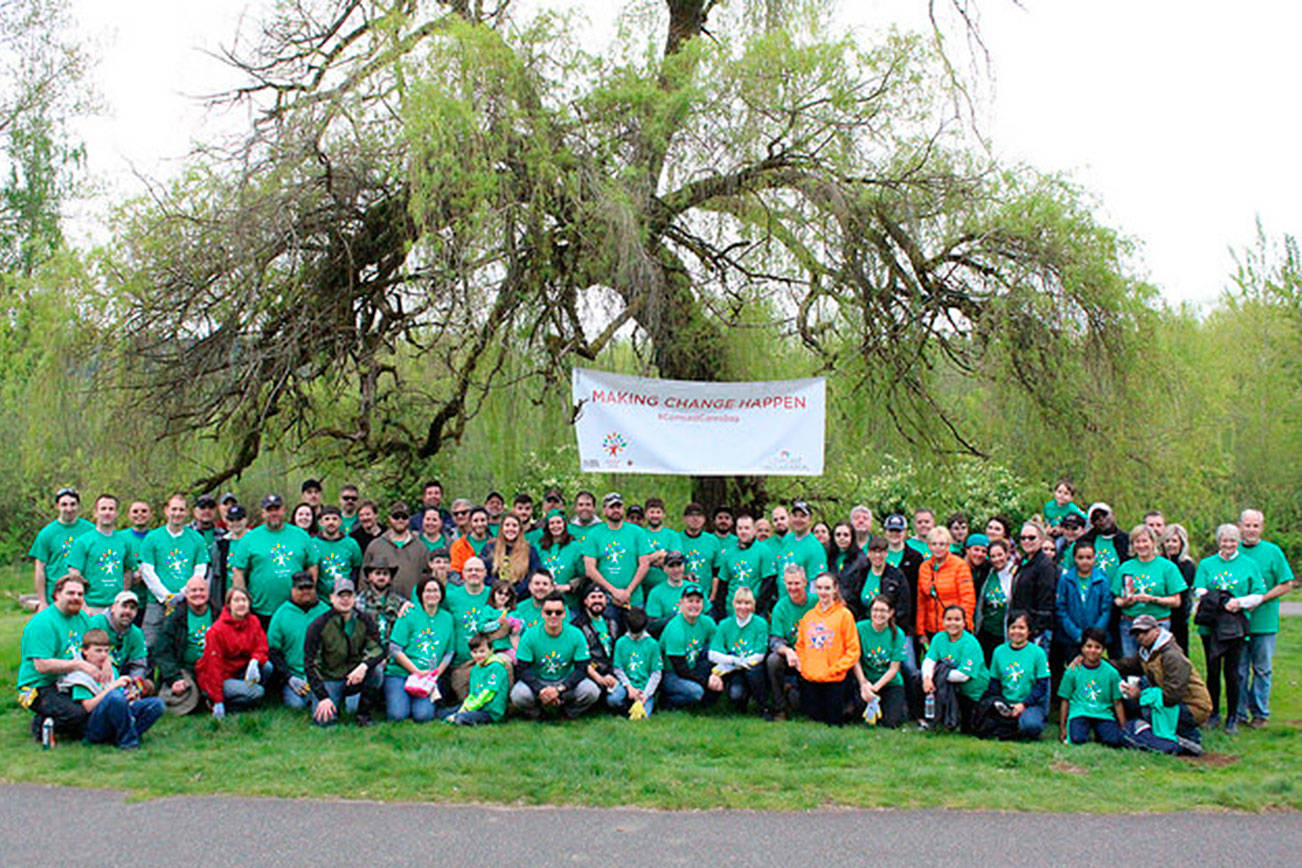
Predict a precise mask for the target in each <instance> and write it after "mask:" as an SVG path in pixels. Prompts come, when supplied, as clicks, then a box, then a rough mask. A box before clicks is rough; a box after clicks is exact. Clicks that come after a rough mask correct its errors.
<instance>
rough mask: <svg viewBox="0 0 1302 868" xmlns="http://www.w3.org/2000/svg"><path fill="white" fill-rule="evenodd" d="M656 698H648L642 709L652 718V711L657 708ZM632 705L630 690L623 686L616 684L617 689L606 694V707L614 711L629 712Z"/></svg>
mask: <svg viewBox="0 0 1302 868" xmlns="http://www.w3.org/2000/svg"><path fill="white" fill-rule="evenodd" d="M655 701H656V698H655V697H654V696H648V697H647V698H646V699H645V700H644V701H643V702H642V707H643V708H644V709H646V713H647V716H648V717H650V716H651V711H652V709H653V708H654V707H655ZM632 704H633V703H631V702H630V701H629V699H628V688H627V687H625V686H624V685H622V684H616V685H615V689H614V690H611V691H610V692H609V693H607V694H606V707H607V708H610V709H612V710H614V711H627V710H628V709H629V706H631V705H632Z"/></svg>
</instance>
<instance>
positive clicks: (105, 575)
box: [67, 528, 136, 608]
mask: <svg viewBox="0 0 1302 868" xmlns="http://www.w3.org/2000/svg"><path fill="white" fill-rule="evenodd" d="M130 536H131V532H130V531H126V530H119V531H115V532H114V533H111V534H108V535H107V536H106V535H105V534H102V533H100V531H99V529H98V528H96V529H95V530H93V531H91V532H90V533H84V534H82V535H81V536H79V537H77V538H76V539H75V540H73V542H72V551H70V552H69V553H68V564H67V565H68V567H69V568H70V569H74V570H76V571H77V572H79V573H81V576H82V578H84V579H85V580H86V605H87V606H95V607H96V608H103V607H105V606H111V605H113V598H114V597H116V596H117V595H118V591H121V590H123V589H125V588H126V573H127V571H129V570H134V569H135V568H136V566H135V561H134V560H133V559H132V554H131V550H132V546H131V540H130Z"/></svg>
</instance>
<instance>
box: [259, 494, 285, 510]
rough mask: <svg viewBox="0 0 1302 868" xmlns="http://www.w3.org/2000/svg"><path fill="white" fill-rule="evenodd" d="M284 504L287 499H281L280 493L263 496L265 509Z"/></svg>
mask: <svg viewBox="0 0 1302 868" xmlns="http://www.w3.org/2000/svg"><path fill="white" fill-rule="evenodd" d="M284 505H285V501H284V500H282V499H281V497H280V495H279V494H268V495H267V496H266V497H264V498H262V508H263V509H275V508H276V507H279V506H284Z"/></svg>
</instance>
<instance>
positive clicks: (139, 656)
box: [86, 612, 149, 669]
mask: <svg viewBox="0 0 1302 868" xmlns="http://www.w3.org/2000/svg"><path fill="white" fill-rule="evenodd" d="M109 620H110V618H109V613H108V612H102V613H100V614H98V615H92V616H91V619H90V625H89V626H87V627H86V629H87V630H95V629H99V630H103V631H104V632H105V633H108V637H109V657H110V658H111V659H112V660H113V665H114V666H116V667H117V668H118V669H123V668H125V667H126V665H127V664H128V663H130V662H131V661H132V660H144V659H146V658H148V657H149V649H148V648H146V647H145V633H144V631H143V630H141V629H140V628H139V627H137V626H136V625H135V624H132V625H130V626H129V627H127V629H126V632H125V633H118V632H117V631H115V630H114V629H113V626H112V625H111V624H110V623H109Z"/></svg>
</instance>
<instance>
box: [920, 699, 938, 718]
mask: <svg viewBox="0 0 1302 868" xmlns="http://www.w3.org/2000/svg"><path fill="white" fill-rule="evenodd" d="M922 716H923V717H924V718H925V719H926V720H928V721H934V720H935V719H936V694H934V693H928V694H927V698H926V700H925V701H924V702H923V705H922Z"/></svg>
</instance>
